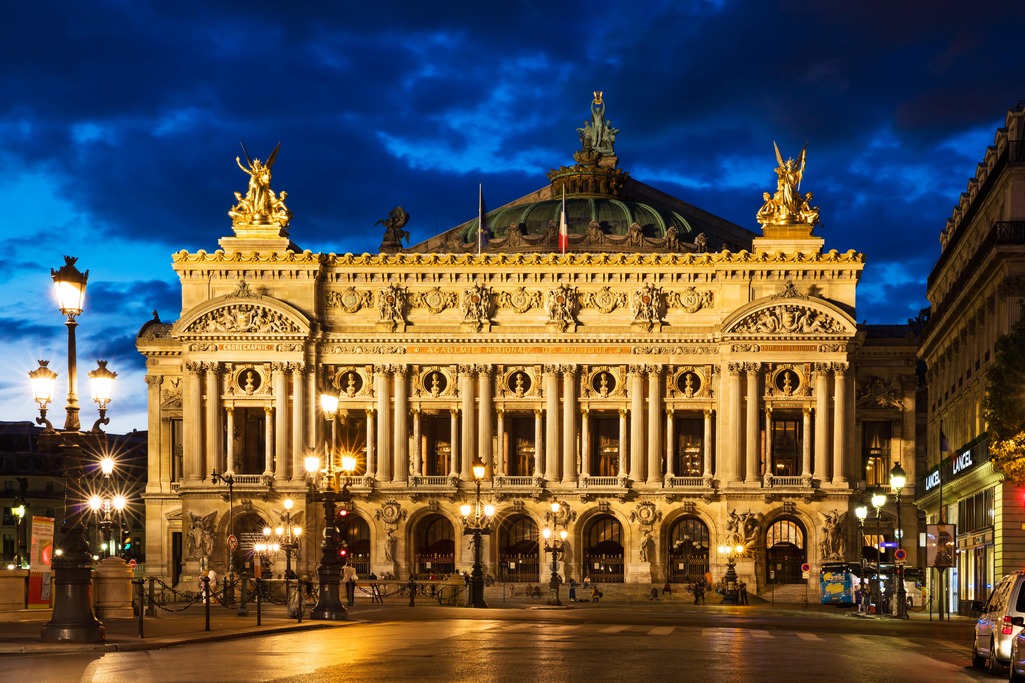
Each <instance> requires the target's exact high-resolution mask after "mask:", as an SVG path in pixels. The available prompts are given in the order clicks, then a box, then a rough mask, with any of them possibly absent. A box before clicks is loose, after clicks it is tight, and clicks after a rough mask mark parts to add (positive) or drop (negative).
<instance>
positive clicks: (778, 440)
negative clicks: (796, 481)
mask: <svg viewBox="0 0 1025 683" xmlns="http://www.w3.org/2000/svg"><path fill="white" fill-rule="evenodd" d="M800 462H801V421H800V420H798V419H796V418H785V417H781V418H773V420H772V472H771V473H772V475H773V476H775V477H796V476H797V475H799V474H800V473H801V472H800Z"/></svg>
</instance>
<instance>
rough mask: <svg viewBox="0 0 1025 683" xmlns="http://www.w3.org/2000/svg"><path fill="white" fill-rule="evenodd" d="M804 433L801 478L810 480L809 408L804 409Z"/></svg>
mask: <svg viewBox="0 0 1025 683" xmlns="http://www.w3.org/2000/svg"><path fill="white" fill-rule="evenodd" d="M802 412H803V413H804V423H803V424H802V429H803V430H804V433H803V434H802V438H801V478H803V479H811V408H809V407H808V406H805V407H804V410H803V411H802Z"/></svg>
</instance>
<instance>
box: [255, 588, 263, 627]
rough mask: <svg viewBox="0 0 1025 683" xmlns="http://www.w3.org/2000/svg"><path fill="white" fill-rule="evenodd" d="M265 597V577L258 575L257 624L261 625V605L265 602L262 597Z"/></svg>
mask: <svg viewBox="0 0 1025 683" xmlns="http://www.w3.org/2000/svg"><path fill="white" fill-rule="evenodd" d="M262 597H263V579H261V578H260V577H256V625H257V626H261V625H262V624H261V623H260V622H261V619H262V617H263V615H262V614H260V607H261V605H262V604H263V601H262V600H261V598H262Z"/></svg>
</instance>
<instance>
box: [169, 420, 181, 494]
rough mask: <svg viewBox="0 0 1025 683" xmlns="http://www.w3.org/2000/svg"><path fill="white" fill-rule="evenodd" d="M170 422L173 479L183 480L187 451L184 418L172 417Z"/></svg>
mask: <svg viewBox="0 0 1025 683" xmlns="http://www.w3.org/2000/svg"><path fill="white" fill-rule="evenodd" d="M168 424H169V427H170V429H171V481H181V480H182V476H183V474H182V466H183V465H182V460H183V457H184V453H185V447H184V445H183V444H184V443H185V441H184V437H183V435H182V420H181V418H180V417H172V418H171V420H170V421H169V423H168Z"/></svg>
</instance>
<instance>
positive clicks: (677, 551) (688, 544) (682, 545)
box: [666, 517, 708, 583]
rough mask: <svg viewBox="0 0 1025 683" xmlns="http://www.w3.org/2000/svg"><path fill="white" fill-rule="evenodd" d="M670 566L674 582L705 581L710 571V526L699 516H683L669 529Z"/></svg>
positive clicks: (667, 573) (670, 575)
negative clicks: (706, 573) (706, 574)
mask: <svg viewBox="0 0 1025 683" xmlns="http://www.w3.org/2000/svg"><path fill="white" fill-rule="evenodd" d="M668 558H669V559H668V562H669V566H668V567H666V577H667V578H668V580H669V581H671V582H673V583H694V582H695V581H704V580H705V572H707V571H708V526H706V525H705V523H704V522H702V521H701V520H700V519H698V518H697V517H681V518H680V519H678V520H676V523H675V524H673V526H672V529H670V531H669V552H668Z"/></svg>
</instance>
